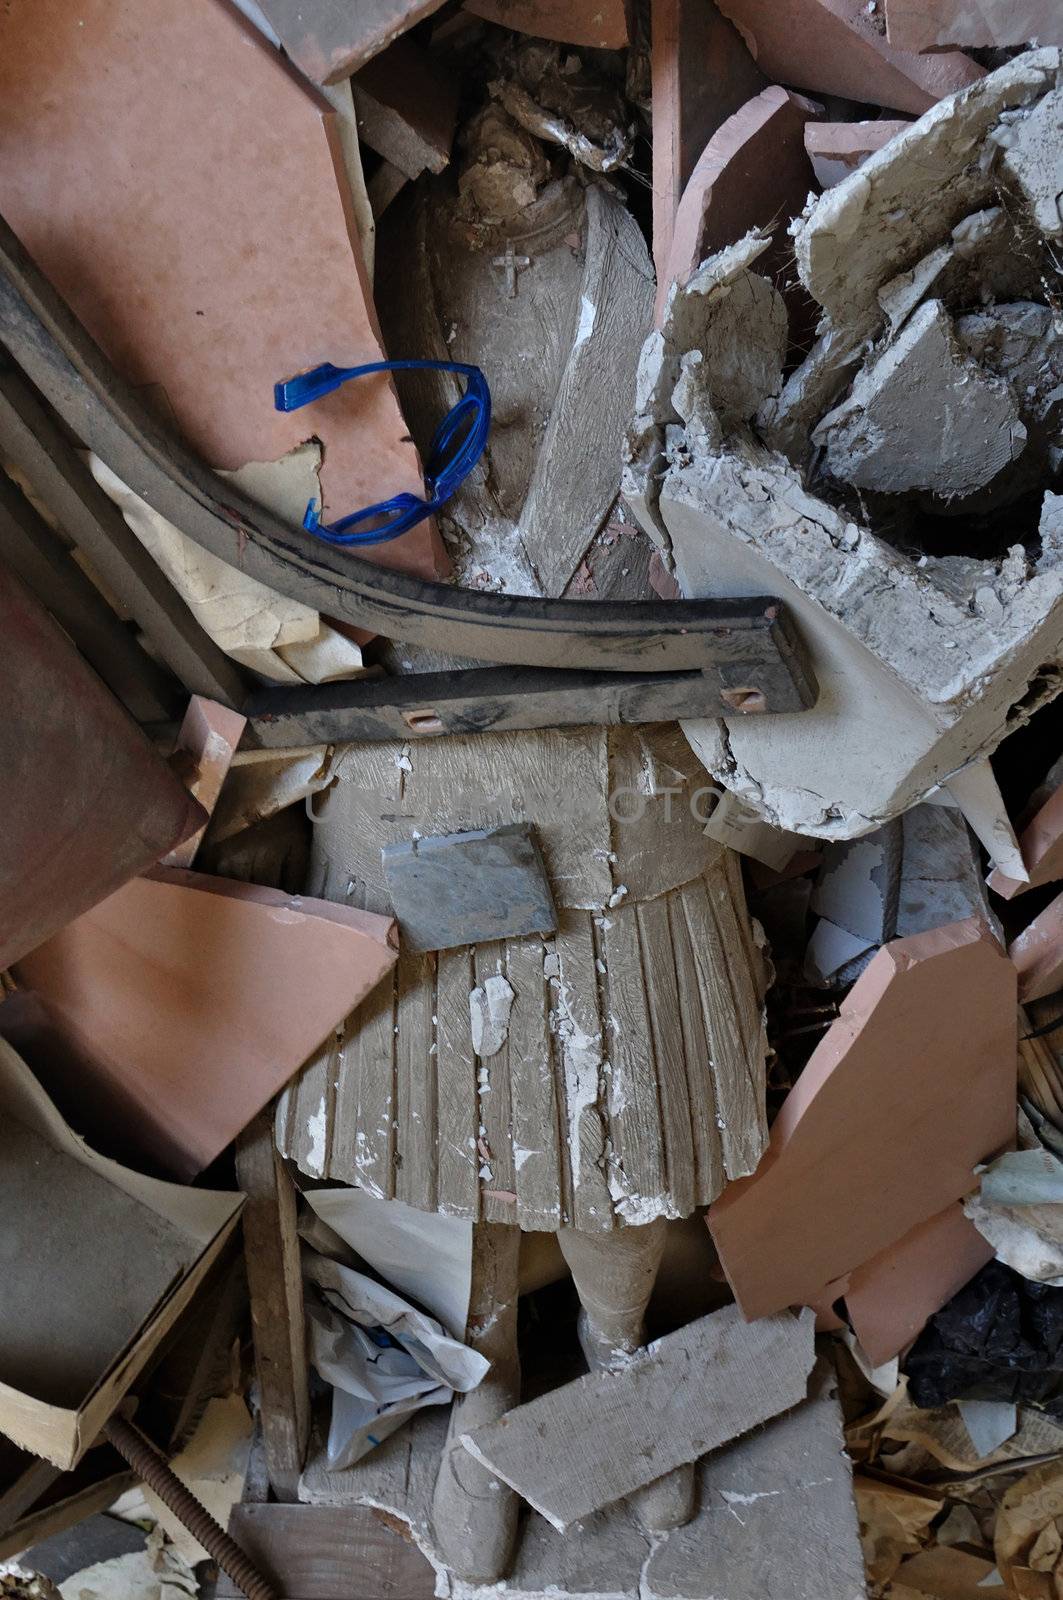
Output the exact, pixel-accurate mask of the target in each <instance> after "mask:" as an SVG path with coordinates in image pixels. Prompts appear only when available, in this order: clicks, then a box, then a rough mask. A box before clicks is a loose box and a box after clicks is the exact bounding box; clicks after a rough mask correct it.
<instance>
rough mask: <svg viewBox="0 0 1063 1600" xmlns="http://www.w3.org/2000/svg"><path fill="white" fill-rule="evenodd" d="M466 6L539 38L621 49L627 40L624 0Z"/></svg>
mask: <svg viewBox="0 0 1063 1600" xmlns="http://www.w3.org/2000/svg"><path fill="white" fill-rule="evenodd" d="M465 10H466V11H471V12H472V13H473V15H474V16H477V17H483V18H484V20H485V21H487V22H497V23H499V24H501V26H502V27H504V28H515V29H517V31H518V32H520V33H530V34H532V35H533V36H534V37H535V38H537V39H557V40H559V41H560V42H561V43H562V44H579V45H587V46H589V47H590V48H592V49H595V50H621V49H623V47H624V46H625V45H626V44H627V42H628V19H627V10H626V8H625V6H624V4H623V0H578V3H577V4H573V3H572V0H465Z"/></svg>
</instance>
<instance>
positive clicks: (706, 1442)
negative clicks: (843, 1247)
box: [462, 1305, 815, 1532]
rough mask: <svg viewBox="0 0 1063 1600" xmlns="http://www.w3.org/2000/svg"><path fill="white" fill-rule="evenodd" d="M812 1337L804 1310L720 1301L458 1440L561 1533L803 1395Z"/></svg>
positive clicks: (809, 1318)
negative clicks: (754, 1311) (745, 1308)
mask: <svg viewBox="0 0 1063 1600" xmlns="http://www.w3.org/2000/svg"><path fill="white" fill-rule="evenodd" d="M814 1336H815V1315H814V1313H813V1312H811V1311H809V1310H805V1311H803V1312H802V1313H801V1315H800V1316H799V1317H794V1316H793V1315H791V1313H790V1312H788V1311H784V1312H782V1313H781V1314H779V1315H778V1316H774V1317H765V1318H763V1319H762V1320H761V1321H759V1322H754V1323H747V1322H746V1321H745V1320H744V1319H743V1317H742V1313H741V1312H740V1311H739V1309H738V1307H737V1306H733V1305H732V1306H725V1307H724V1308H723V1310H722V1311H715V1312H713V1313H712V1314H711V1315H710V1316H707V1317H701V1318H699V1320H698V1321H697V1322H691V1323H688V1325H687V1326H686V1327H685V1328H680V1329H679V1331H678V1332H677V1333H670V1334H668V1335H667V1336H666V1337H665V1338H663V1339H658V1340H657V1341H655V1343H653V1344H651V1345H648V1346H647V1347H646V1350H645V1352H644V1353H643V1354H642V1355H640V1356H637V1357H635V1358H634V1359H633V1360H632V1361H631V1362H630V1363H629V1364H628V1365H626V1366H625V1367H623V1368H622V1369H621V1370H619V1371H603V1372H592V1373H588V1374H587V1375H586V1376H585V1377H583V1378H577V1379H576V1380H575V1382H574V1383H566V1384H563V1385H562V1386H561V1388H559V1389H552V1390H550V1392H549V1393H547V1394H544V1395H541V1396H540V1397H539V1399H537V1400H532V1401H530V1402H529V1403H528V1404H527V1405H523V1406H517V1407H516V1408H515V1409H514V1410H513V1411H509V1412H507V1413H506V1415H505V1416H504V1417H502V1418H501V1419H500V1420H499V1421H497V1422H491V1423H488V1424H487V1425H486V1426H485V1427H482V1428H477V1429H476V1430H475V1431H474V1432H473V1433H472V1434H463V1435H462V1443H463V1444H464V1445H465V1447H466V1449H467V1450H469V1451H470V1452H471V1454H472V1455H474V1456H475V1457H476V1459H477V1460H478V1461H481V1462H482V1463H483V1464H484V1466H486V1467H488V1468H489V1469H490V1470H491V1471H492V1472H494V1473H495V1474H496V1475H497V1476H498V1477H500V1478H501V1479H502V1480H503V1482H505V1483H508V1484H511V1485H512V1487H513V1488H514V1489H516V1490H517V1492H518V1494H520V1495H522V1496H523V1497H524V1499H525V1500H527V1501H528V1503H529V1504H530V1505H532V1506H534V1508H535V1510H536V1511H538V1512H540V1513H541V1515H543V1516H544V1517H546V1519H547V1521H548V1522H550V1523H552V1524H553V1526H554V1527H555V1528H558V1529H559V1530H561V1531H562V1532H563V1531H564V1530H565V1529H566V1528H568V1527H571V1525H572V1524H573V1523H574V1522H578V1521H579V1520H580V1519H581V1518H583V1517H587V1516H590V1514H591V1513H592V1512H594V1511H598V1510H600V1509H601V1508H602V1507H603V1506H607V1505H611V1504H612V1503H613V1502H614V1501H615V1500H620V1499H622V1498H623V1496H625V1495H628V1494H631V1493H632V1492H633V1491H634V1490H635V1489H640V1488H642V1486H643V1485H644V1484H647V1483H651V1482H653V1481H654V1479H656V1478H659V1477H662V1476H663V1475H664V1473H666V1472H671V1471H672V1470H673V1469H674V1468H676V1467H681V1466H684V1465H685V1464H686V1463H687V1462H690V1461H696V1460H697V1459H698V1457H699V1456H703V1455H705V1454H706V1453H707V1452H708V1451H710V1450H715V1449H718V1448H719V1446H720V1445H722V1444H726V1443H727V1441H728V1440H729V1439H734V1438H737V1437H738V1436H739V1435H740V1434H743V1433H748V1432H749V1431H750V1429H752V1428H755V1427H757V1426H758V1424H760V1423H763V1422H766V1421H767V1420H768V1419H769V1418H770V1417H774V1416H777V1415H778V1414H779V1412H780V1411H785V1410H787V1409H788V1408H789V1407H790V1406H793V1405H796V1404H797V1403H798V1401H800V1400H803V1399H804V1398H805V1394H806V1390H807V1387H808V1375H809V1373H810V1372H811V1371H812V1367H813V1364H814V1362H815V1337H814Z"/></svg>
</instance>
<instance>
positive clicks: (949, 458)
mask: <svg viewBox="0 0 1063 1600" xmlns="http://www.w3.org/2000/svg"><path fill="white" fill-rule="evenodd" d="M812 437H813V440H814V441H815V442H816V443H817V444H821V445H823V446H825V449H826V465H827V470H828V471H829V472H830V473H831V474H832V475H833V476H834V477H836V478H839V479H841V480H842V481H843V482H845V483H850V484H852V485H854V487H857V488H861V489H874V490H878V491H880V492H882V493H898V492H901V491H903V490H906V489H927V490H930V491H931V492H932V493H934V494H936V495H939V496H940V497H942V498H943V499H953V498H956V497H957V496H961V495H966V494H970V493H971V492H972V491H973V490H975V489H980V488H982V487H983V485H985V484H987V483H989V482H990V481H991V480H992V479H993V478H995V477H996V476H997V474H998V473H999V472H1001V471H1002V470H1003V469H1004V468H1005V467H1006V466H1008V465H1010V463H1011V462H1012V461H1014V460H1016V459H1017V457H1018V456H1019V455H1020V454H1021V453H1022V450H1023V449H1024V447H1025V445H1026V437H1027V435H1026V428H1025V427H1024V425H1023V423H1022V422H1021V421H1020V418H1019V411H1018V407H1017V405H1016V403H1015V398H1014V396H1013V395H1012V393H1011V391H1010V389H1009V388H1008V386H1007V385H1006V384H1005V383H1004V382H1002V381H1001V380H1000V379H999V378H995V377H992V376H991V375H989V374H988V373H986V372H984V371H982V370H981V369H980V368H979V366H978V365H977V364H976V363H975V362H974V361H972V360H971V359H970V358H969V357H967V356H965V355H964V354H963V353H962V351H961V350H960V349H959V347H958V345H957V342H956V339H955V337H954V335H953V332H952V324H951V322H950V319H949V316H948V313H947V312H946V311H945V308H944V306H943V305H942V304H941V302H940V301H939V300H931V301H928V302H927V303H926V304H925V305H923V306H920V308H919V310H918V311H916V312H915V313H914V315H913V316H912V317H911V318H910V320H909V321H908V322H907V323H906V325H905V326H904V328H903V329H902V330H901V332H900V333H899V334H898V335H897V337H896V339H894V341H893V342H892V344H889V345H887V346H886V348H885V350H884V351H883V352H882V353H881V354H880V355H879V356H878V358H877V359H876V360H875V361H874V362H873V363H872V364H870V365H868V366H866V367H865V368H864V369H863V371H862V372H861V373H860V374H859V376H858V377H857V379H856V382H855V383H854V384H853V388H852V393H851V395H850V396H849V398H848V399H847V400H845V401H843V403H842V404H841V405H840V406H838V407H836V409H835V410H834V411H831V412H830V413H828V415H827V416H826V417H824V418H823V421H822V422H821V423H820V424H819V426H818V427H817V428H816V430H815V432H814V433H813V435H812Z"/></svg>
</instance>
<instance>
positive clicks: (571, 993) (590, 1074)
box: [555, 911, 613, 1232]
mask: <svg viewBox="0 0 1063 1600" xmlns="http://www.w3.org/2000/svg"><path fill="white" fill-rule="evenodd" d="M555 952H556V955H557V959H558V992H557V1001H558V1030H559V1037H558V1040H557V1045H558V1048H557V1056H558V1073H559V1081H560V1082H562V1083H563V1084H564V1112H563V1121H562V1138H561V1148H562V1156H563V1160H564V1162H565V1165H566V1167H567V1168H568V1177H569V1183H568V1186H567V1189H566V1192H565V1195H564V1200H563V1204H564V1209H565V1213H566V1219H567V1220H568V1222H569V1223H570V1225H571V1226H572V1227H574V1228H587V1229H589V1230H590V1231H591V1232H596V1231H598V1230H599V1229H603V1228H611V1227H612V1226H613V1203H612V1200H611V1199H610V1196H609V1187H608V1185H607V1183H606V1181H605V1171H604V1160H605V1129H604V1126H603V1123H602V1114H601V1111H600V1109H599V1105H600V1095H601V1087H602V1065H603V1041H602V1023H601V1014H600V1011H599V1008H598V972H597V968H596V967H595V960H596V954H595V949H594V929H593V926H592V924H591V919H590V917H589V916H588V915H587V914H586V913H585V912H580V911H570V912H562V914H561V922H560V927H559V928H558V931H557V935H556V940H555Z"/></svg>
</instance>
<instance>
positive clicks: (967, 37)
mask: <svg viewBox="0 0 1063 1600" xmlns="http://www.w3.org/2000/svg"><path fill="white" fill-rule="evenodd" d="M886 37H887V38H888V39H889V42H890V44H891V45H894V46H895V47H896V48H897V49H898V50H942V49H949V48H951V47H959V48H960V49H963V50H971V49H987V50H988V49H992V48H993V47H994V46H1001V45H1013V44H1027V43H1029V42H1030V41H1032V40H1036V41H1037V43H1038V44H1039V45H1045V44H1063V10H1060V6H1059V0H978V4H977V5H971V4H970V0H886Z"/></svg>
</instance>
